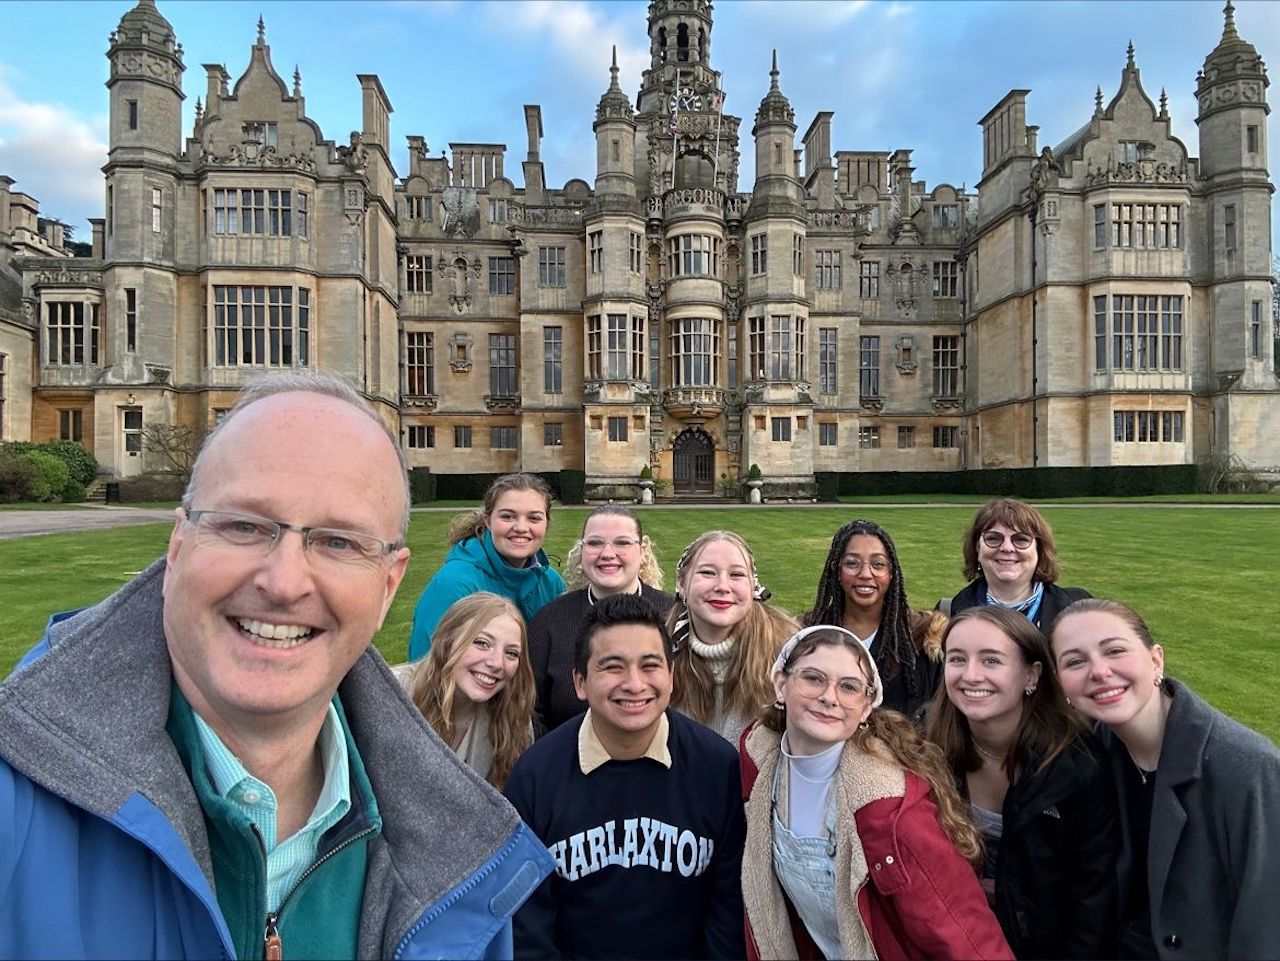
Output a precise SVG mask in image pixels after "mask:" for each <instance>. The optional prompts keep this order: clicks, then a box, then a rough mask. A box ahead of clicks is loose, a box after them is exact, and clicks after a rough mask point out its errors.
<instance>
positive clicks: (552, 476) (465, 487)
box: [410, 468, 587, 504]
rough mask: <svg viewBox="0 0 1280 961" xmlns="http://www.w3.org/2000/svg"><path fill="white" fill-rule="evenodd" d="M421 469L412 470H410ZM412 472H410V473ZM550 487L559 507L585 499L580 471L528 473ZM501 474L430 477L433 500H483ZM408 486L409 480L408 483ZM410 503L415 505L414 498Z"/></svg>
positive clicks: (583, 474)
mask: <svg viewBox="0 0 1280 961" xmlns="http://www.w3.org/2000/svg"><path fill="white" fill-rule="evenodd" d="M421 469H422V468H414V471H418V470H421ZM411 473H413V472H411ZM531 473H534V476H536V477H541V478H542V479H543V480H544V481H546V482H547V486H548V487H550V488H551V496H552V497H553V498H555V499H556V500H558V501H559V502H560V503H561V504H581V503H583V502H585V500H586V487H587V472H586V471H581V470H561V471H538V472H531ZM504 476H506V475H505V474H432V475H431V477H432V478H434V480H435V494H434V497H433V499H434V500H442V501H483V500H484V495H485V492H486V491H487V490H488V489H489V486H490V485H491V484H492V483H493V482H494V481H496V480H497V479H498V478H499V477H504ZM410 483H412V480H410ZM414 503H417V500H416V497H415V500H414Z"/></svg>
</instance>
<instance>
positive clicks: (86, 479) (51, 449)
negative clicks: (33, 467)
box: [0, 440, 98, 487]
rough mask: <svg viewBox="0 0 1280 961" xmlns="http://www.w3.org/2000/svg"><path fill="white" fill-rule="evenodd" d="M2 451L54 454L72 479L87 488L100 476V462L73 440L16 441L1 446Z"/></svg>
mask: <svg viewBox="0 0 1280 961" xmlns="http://www.w3.org/2000/svg"><path fill="white" fill-rule="evenodd" d="M0 450H6V451H9V452H11V453H13V454H26V453H29V452H31V451H33V450H35V451H41V452H43V453H45V454H52V455H53V456H54V457H56V458H57V459H58V460H60V461H62V463H64V464H66V465H67V471H68V472H69V474H70V476H71V479H72V480H76V481H79V482H80V483H81V484H83V485H84V486H85V487H88V486H89V485H90V484H92V483H93V479H94V478H95V477H96V476H97V475H98V462H97V461H96V460H94V459H93V455H92V454H90V453H89V452H88V451H87V450H85V448H84V447H83V446H82V445H80V444H77V443H76V442H75V441H73V440H51V441H46V442H45V443H43V444H36V443H32V442H31V441H26V440H15V441H9V442H8V443H5V444H0Z"/></svg>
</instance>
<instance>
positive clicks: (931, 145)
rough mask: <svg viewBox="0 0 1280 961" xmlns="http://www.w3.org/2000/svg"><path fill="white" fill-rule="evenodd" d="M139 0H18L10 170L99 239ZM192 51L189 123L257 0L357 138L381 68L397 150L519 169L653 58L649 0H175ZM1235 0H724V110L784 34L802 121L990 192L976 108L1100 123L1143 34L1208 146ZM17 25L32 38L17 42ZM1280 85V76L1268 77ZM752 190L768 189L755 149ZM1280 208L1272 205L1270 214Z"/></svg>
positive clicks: (573, 155) (926, 176) (0, 77)
mask: <svg viewBox="0 0 1280 961" xmlns="http://www.w3.org/2000/svg"><path fill="white" fill-rule="evenodd" d="M132 5H133V4H132V3H129V2H125V3H117V2H113V0H93V2H88V0H80V2H65V0H40V2H15V0H9V2H6V3H4V4H3V15H4V22H5V28H6V29H5V35H6V37H7V38H9V41H10V42H8V43H6V44H4V45H3V46H2V47H0V173H4V174H7V175H9V176H10V177H13V178H14V179H15V180H16V181H17V184H16V188H15V189H19V190H23V191H26V192H28V193H31V194H32V195H34V196H35V197H37V198H38V199H39V200H40V201H41V211H42V213H44V214H46V215H49V216H56V217H59V218H62V219H64V220H66V221H68V222H70V223H72V224H73V225H75V226H76V228H77V233H78V236H80V237H81V238H82V239H86V240H87V239H88V226H87V224H86V222H85V221H86V218H88V217H92V216H101V208H102V193H103V190H102V175H101V171H100V168H101V166H102V165H103V163H104V162H105V160H106V116H107V90H106V88H105V86H104V85H103V84H104V82H105V80H106V78H107V60H106V57H105V56H104V52H105V51H106V49H107V42H108V36H109V34H110V33H111V31H112V30H113V29H114V28H115V26H116V24H117V23H118V22H119V19H120V17H121V15H123V14H124V13H125V12H126V11H127V10H129V9H130V7H131V6H132ZM158 5H159V9H160V12H161V13H163V14H164V16H165V17H166V18H168V20H169V21H170V22H171V23H172V24H173V26H174V30H175V32H176V34H177V37H178V40H179V42H181V43H182V44H183V46H184V48H185V55H184V59H185V62H186V66H187V71H186V76H185V80H184V89H185V91H186V94H187V99H186V101H185V103H184V109H185V121H184V125H183V126H184V132H185V133H186V134H189V133H190V129H191V123H192V119H193V117H194V110H195V102H196V97H197V96H201V95H203V92H204V86H205V81H204V70H203V69H202V67H201V65H202V64H204V63H222V64H224V65H225V66H226V68H227V70H228V71H229V72H230V74H231V76H232V80H233V82H234V80H235V79H236V78H238V77H239V76H240V74H241V73H242V72H243V71H244V69H245V67H246V66H247V64H248V59H249V50H250V47H251V46H252V44H253V42H254V40H255V38H256V35H257V26H256V24H257V19H258V16H259V14H261V15H262V17H263V18H264V19H265V21H266V31H267V42H268V43H269V44H270V46H271V57H272V61H273V63H274V64H275V67H276V70H277V71H278V72H279V73H280V74H281V75H282V76H283V77H285V78H286V80H287V81H288V80H289V79H290V78H291V76H292V73H293V70H294V67H295V65H296V66H297V67H298V68H299V69H300V70H301V73H302V87H303V94H304V95H305V97H306V101H307V112H308V114H309V115H310V116H311V117H312V118H313V119H315V120H316V121H317V122H318V123H319V125H320V127H321V129H322V130H323V131H324V134H325V136H326V137H327V138H329V139H331V140H335V141H337V142H339V143H343V142H345V141H346V139H347V135H348V134H349V132H350V131H351V130H354V129H358V128H359V126H360V91H359V86H358V83H357V81H356V79H355V75H356V74H357V73H376V74H378V75H379V77H380V78H381V80H382V84H383V86H384V88H385V89H386V91H387V93H388V96H389V97H390V99H391V102H392V104H393V106H394V108H395V112H394V114H393V115H392V118H391V121H392V142H393V145H394V150H393V153H392V160H393V162H394V163H395V165H396V167H397V170H399V171H401V172H402V173H403V172H404V170H405V169H406V167H407V150H406V148H405V146H404V143H405V141H404V137H405V136H406V135H409V134H419V135H422V136H425V137H426V138H427V142H428V144H429V145H430V149H431V151H432V153H434V154H437V155H438V154H439V152H440V150H441V149H442V148H445V147H447V146H448V144H449V143H450V142H484V143H505V144H506V145H507V148H508V164H507V170H508V175H512V174H514V178H513V179H518V178H519V163H520V161H522V160H523V159H524V152H525V133H524V117H523V105H524V104H526V103H537V104H541V106H542V118H543V129H544V134H545V136H544V139H543V147H542V156H543V160H544V162H545V163H546V167H547V181H548V183H549V184H550V185H552V186H561V185H563V184H564V182H565V181H567V180H569V179H571V178H573V177H582V178H583V179H585V180H587V181H588V182H590V181H592V179H593V178H594V174H595V170H594V164H595V148H594V140H593V136H592V133H591V122H592V120H593V118H594V111H595V104H596V101H597V100H598V99H599V97H600V94H601V93H602V92H603V91H604V89H605V87H606V86H607V85H608V79H609V74H608V66H609V55H610V48H611V46H612V45H613V44H616V45H617V47H618V54H619V63H620V67H621V78H620V79H621V82H622V85H623V89H625V90H626V91H627V93H628V94H630V95H632V96H633V97H634V94H635V92H636V90H637V89H638V87H639V83H640V72H641V70H642V69H644V68H645V67H647V66H648V60H649V54H648V37H647V35H646V11H647V7H648V4H647V2H645V0H607V2H601V0H496V2H478V0H477V2H466V0H365V2H362V3H357V2H341V0H330V2H303V0H255V2H247V0H245V2H242V0H231V2H226V0H224V2H209V0H158ZM1222 22H1223V15H1222V3H1221V2H1218V0H1184V2H1165V0H1146V2H1115V3H1106V2H1101V0H1099V2H1081V0H1074V2H1050V0H1041V2H1034V3H1032V2H960V0H954V2H944V0H937V2H908V0H719V2H717V3H716V4H715V9H714V23H715V25H714V28H713V31H712V40H711V59H712V65H713V66H714V67H715V68H716V69H718V70H720V71H721V72H722V73H723V76H724V85H725V89H726V91H727V99H726V101H725V106H724V109H725V112H726V113H731V114H736V115H738V116H741V117H744V118H745V119H744V123H743V131H744V132H745V133H748V134H749V131H750V128H751V120H752V118H753V117H754V114H755V110H756V107H757V106H758V105H759V103H760V99H761V98H762V97H763V96H764V94H765V92H766V91H767V90H768V85H769V78H768V71H769V60H770V51H771V50H772V49H773V48H775V47H776V48H777V50H778V60H779V67H780V69H781V71H782V76H781V84H782V90H783V92H784V93H785V94H786V95H787V96H788V97H789V98H790V100H791V103H792V106H793V107H794V108H795V111H796V124H797V126H798V127H799V130H798V135H799V134H803V133H804V131H805V129H806V128H807V127H808V125H809V122H810V121H811V120H812V119H813V117H814V115H815V113H816V112H817V111H819V110H832V111H834V112H835V118H834V121H833V131H832V141H833V143H832V146H833V149H835V150H893V149H897V148H901V147H905V148H910V149H912V150H914V151H915V153H914V162H915V164H916V178H917V179H923V180H926V181H928V183H929V185H930V187H932V186H933V185H936V184H938V183H951V184H954V185H956V186H959V185H961V184H967V185H968V186H970V187H972V186H973V185H974V184H975V183H976V182H977V180H978V177H979V175H980V172H981V139H980V131H979V128H978V126H977V122H978V120H979V119H980V118H981V117H982V115H983V114H985V113H986V112H987V110H989V109H990V108H991V107H992V106H994V105H995V103H996V102H997V101H998V100H999V99H1000V98H1001V97H1003V96H1004V95H1005V94H1006V93H1007V92H1008V91H1009V90H1010V89H1013V88H1029V89H1030V90H1031V95H1030V97H1029V99H1028V123H1032V124H1038V125H1039V126H1040V143H1041V144H1042V145H1044V144H1051V145H1052V144H1057V143H1058V142H1060V141H1061V140H1063V139H1065V138H1066V137H1067V136H1068V135H1070V134H1071V132H1072V131H1074V130H1075V129H1076V128H1078V127H1079V126H1080V125H1081V124H1083V123H1084V122H1085V121H1086V120H1087V119H1088V118H1089V115H1090V113H1091V112H1092V110H1093V98H1094V90H1095V88H1097V87H1098V86H1101V88H1102V91H1103V95H1104V97H1105V98H1106V99H1107V100H1108V101H1109V100H1110V98H1111V97H1112V96H1113V95H1114V94H1115V92H1116V89H1117V87H1118V86H1119V81H1120V72H1121V69H1122V68H1123V66H1124V62H1125V47H1126V45H1127V44H1128V43H1129V41H1130V40H1132V41H1133V43H1134V46H1135V48H1136V59H1137V65H1138V67H1139V69H1140V70H1141V72H1142V82H1143V86H1144V88H1145V89H1146V91H1147V93H1148V95H1149V96H1150V97H1151V99H1152V100H1156V99H1157V98H1158V97H1159V95H1160V90H1161V88H1162V87H1163V88H1166V89H1167V91H1168V95H1169V110H1170V113H1171V114H1172V116H1173V126H1174V133H1175V135H1176V136H1178V137H1179V138H1181V139H1182V140H1183V142H1184V143H1186V144H1187V146H1188V148H1189V150H1190V152H1191V154H1192V155H1193V156H1195V155H1198V153H1199V150H1198V146H1197V139H1196V125H1195V120H1194V117H1195V100H1194V90H1195V77H1196V71H1197V70H1198V69H1199V67H1200V65H1201V64H1202V63H1203V61H1204V57H1205V55H1206V54H1207V53H1208V52H1209V51H1210V50H1211V49H1212V48H1213V47H1214V46H1215V45H1216V44H1217V42H1218V39H1219V38H1220V36H1221V34H1222ZM1236 24H1237V27H1238V29H1239V31H1240V33H1241V35H1242V36H1243V37H1244V38H1245V39H1247V40H1249V41H1250V42H1252V43H1253V44H1254V45H1255V46H1256V47H1257V48H1258V50H1259V52H1260V53H1261V54H1262V56H1263V59H1264V60H1265V61H1266V62H1267V63H1268V64H1270V65H1271V67H1272V69H1273V70H1274V69H1275V65H1276V62H1277V60H1276V58H1280V3H1274V2H1267V0H1241V2H1238V3H1237V5H1236ZM17 38H21V39H20V40H18V41H17V42H14V41H15V40H17ZM1270 97H1271V100H1272V101H1273V102H1280V88H1275V87H1273V88H1272V89H1271V90H1270ZM743 148H744V149H743V164H742V169H741V172H740V177H739V189H743V190H749V189H750V186H751V180H750V178H751V175H752V153H751V145H750V140H749V137H748V138H747V139H746V142H745V143H744V144H743ZM1273 175H1280V171H1274V170H1273ZM1273 219H1274V218H1273Z"/></svg>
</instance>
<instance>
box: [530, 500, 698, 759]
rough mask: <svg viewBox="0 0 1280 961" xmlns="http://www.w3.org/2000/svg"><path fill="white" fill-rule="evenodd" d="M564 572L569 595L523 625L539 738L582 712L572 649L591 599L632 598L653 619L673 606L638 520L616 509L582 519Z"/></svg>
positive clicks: (600, 509) (627, 509) (613, 506)
mask: <svg viewBox="0 0 1280 961" xmlns="http://www.w3.org/2000/svg"><path fill="white" fill-rule="evenodd" d="M564 570H565V579H566V580H567V581H568V585H569V593H568V594H564V595H561V596H560V597H558V598H556V599H555V600H554V601H552V602H551V603H550V604H548V605H546V606H545V607H543V608H542V609H541V610H540V611H538V613H537V616H535V617H534V618H533V620H532V621H531V622H530V623H529V659H530V661H531V662H532V664H533V683H534V691H535V702H534V721H535V725H536V727H537V733H538V736H539V737H541V736H542V735H543V734H545V733H547V732H548V731H550V730H552V729H553V728H556V727H559V726H560V725H561V724H563V723H564V722H565V721H567V720H569V719H570V718H574V717H577V716H578V715H579V714H581V713H582V712H583V711H585V710H586V709H587V702H586V701H584V700H582V698H580V697H578V693H577V691H576V690H575V689H574V686H573V644H574V638H576V637H577V636H578V628H579V627H580V626H581V624H582V618H583V617H584V616H585V615H586V613H587V611H588V610H590V609H591V607H592V606H593V605H594V604H595V602H596V601H597V600H599V599H600V598H602V597H607V596H609V595H610V594H635V595H638V596H639V597H640V598H641V599H643V600H645V601H648V602H649V605H650V606H651V607H652V608H653V609H654V610H655V611H657V612H658V615H659V616H664V615H665V614H666V613H667V611H668V609H670V607H671V605H672V604H673V603H674V602H675V598H673V597H672V596H671V595H670V594H664V593H663V591H662V568H661V567H659V566H658V558H657V555H656V552H655V551H654V547H653V542H652V541H650V540H649V538H648V536H647V535H646V534H645V532H644V528H643V526H642V525H641V523H640V518H639V517H637V516H636V512H635V511H633V510H632V509H631V508H630V507H625V506H623V505H621V504H602V505H601V506H599V507H597V508H596V509H595V510H593V511H592V512H591V513H590V514H588V515H587V519H586V521H585V522H583V525H582V537H580V538H579V539H578V542H577V543H576V544H574V545H573V548H572V549H571V550H570V551H569V557H568V559H567V560H566V561H565V568H564Z"/></svg>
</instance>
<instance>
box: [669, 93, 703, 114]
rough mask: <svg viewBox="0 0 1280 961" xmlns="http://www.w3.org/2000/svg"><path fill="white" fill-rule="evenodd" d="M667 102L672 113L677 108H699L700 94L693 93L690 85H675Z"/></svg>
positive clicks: (700, 106) (700, 107)
mask: <svg viewBox="0 0 1280 961" xmlns="http://www.w3.org/2000/svg"><path fill="white" fill-rule="evenodd" d="M667 104H668V106H669V107H670V108H671V112H672V113H676V112H677V111H679V110H701V109H702V94H700V93H694V92H693V88H692V87H677V88H676V91H675V93H673V94H672V95H671V98H670V99H669V100H668V101H667Z"/></svg>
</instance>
